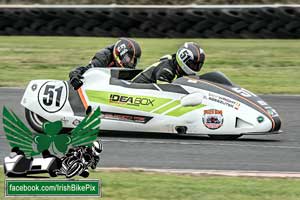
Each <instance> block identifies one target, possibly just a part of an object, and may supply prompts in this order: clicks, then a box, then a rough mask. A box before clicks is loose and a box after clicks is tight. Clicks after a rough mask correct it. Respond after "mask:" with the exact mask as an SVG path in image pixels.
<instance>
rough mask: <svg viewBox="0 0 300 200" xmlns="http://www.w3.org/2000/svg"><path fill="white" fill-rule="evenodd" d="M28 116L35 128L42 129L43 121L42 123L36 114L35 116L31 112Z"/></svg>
mask: <svg viewBox="0 0 300 200" xmlns="http://www.w3.org/2000/svg"><path fill="white" fill-rule="evenodd" d="M29 116H30V118H31V121H32V123H33V124H34V125H35V126H37V127H39V128H43V121H42V119H40V116H38V115H37V114H35V113H34V112H31V111H30V115H29Z"/></svg>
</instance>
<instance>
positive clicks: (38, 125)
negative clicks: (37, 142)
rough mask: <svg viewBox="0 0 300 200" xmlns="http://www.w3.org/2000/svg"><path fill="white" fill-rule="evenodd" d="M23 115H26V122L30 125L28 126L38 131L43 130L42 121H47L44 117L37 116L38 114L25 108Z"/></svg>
mask: <svg viewBox="0 0 300 200" xmlns="http://www.w3.org/2000/svg"><path fill="white" fill-rule="evenodd" d="M25 117H26V120H27V122H28V124H29V125H30V127H31V128H32V129H33V130H35V131H36V132H38V133H42V132H43V123H44V122H47V120H46V119H44V118H42V117H41V116H39V115H38V114H36V113H34V112H32V111H30V110H28V109H27V108H25Z"/></svg>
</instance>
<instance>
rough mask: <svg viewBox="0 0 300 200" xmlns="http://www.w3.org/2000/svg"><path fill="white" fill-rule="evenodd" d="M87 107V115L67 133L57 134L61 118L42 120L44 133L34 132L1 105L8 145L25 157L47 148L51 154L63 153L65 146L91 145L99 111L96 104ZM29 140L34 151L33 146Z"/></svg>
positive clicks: (96, 132) (98, 123) (96, 129)
mask: <svg viewBox="0 0 300 200" xmlns="http://www.w3.org/2000/svg"><path fill="white" fill-rule="evenodd" d="M89 108H90V107H89ZM88 111H89V112H87V116H86V117H85V118H84V119H83V120H82V121H81V122H80V123H79V124H78V125H77V126H76V128H74V129H73V130H72V131H71V132H70V133H68V134H60V132H61V130H62V128H63V126H62V122H61V121H55V122H45V123H44V124H43V132H44V134H34V133H32V132H31V131H30V130H29V129H28V128H27V126H26V125H25V124H24V123H23V122H22V121H21V120H20V119H19V118H18V117H17V115H16V114H15V113H13V112H12V111H9V110H8V109H6V108H5V107H4V108H3V129H4V132H5V135H6V139H7V140H8V142H9V144H10V146H11V148H14V147H18V148H19V149H20V150H22V151H23V152H24V153H25V155H26V156H28V157H30V156H35V155H38V154H40V153H42V152H43V151H44V150H51V151H52V152H53V153H54V154H57V153H59V152H60V153H66V152H67V150H68V148H69V147H77V146H91V145H92V143H93V141H95V140H96V139H97V135H98V132H99V126H100V122H101V121H100V117H99V116H100V114H101V111H100V108H99V107H98V108H97V109H96V110H95V111H94V112H91V108H90V109H89V110H88ZM33 144H35V145H36V150H37V151H34V150H33Z"/></svg>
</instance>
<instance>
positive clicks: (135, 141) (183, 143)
mask: <svg viewBox="0 0 300 200" xmlns="http://www.w3.org/2000/svg"><path fill="white" fill-rule="evenodd" d="M102 141H103V142H120V143H146V144H178V145H214V146H237V147H260V148H279V149H300V146H276V145H252V144H233V143H217V142H211V143H209V142H179V141H158V140H127V139H116V140H112V139H102Z"/></svg>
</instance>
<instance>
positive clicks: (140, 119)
mask: <svg viewBox="0 0 300 200" xmlns="http://www.w3.org/2000/svg"><path fill="white" fill-rule="evenodd" d="M101 118H102V119H109V120H118V121H126V122H135V123H143V124H145V123H147V122H148V121H149V120H150V119H152V117H147V116H140V115H128V114H121V113H110V112H102V115H101Z"/></svg>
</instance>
